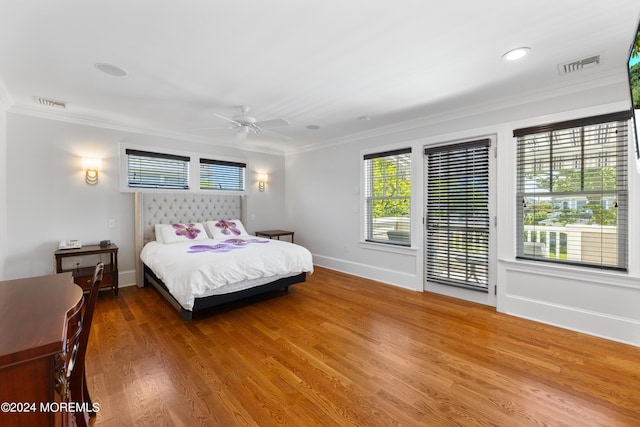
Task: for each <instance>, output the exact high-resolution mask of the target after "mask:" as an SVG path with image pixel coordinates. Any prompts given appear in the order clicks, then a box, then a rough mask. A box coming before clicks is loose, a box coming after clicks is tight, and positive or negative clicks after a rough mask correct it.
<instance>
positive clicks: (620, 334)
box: [501, 295, 640, 347]
mask: <svg viewBox="0 0 640 427" xmlns="http://www.w3.org/2000/svg"><path fill="white" fill-rule="evenodd" d="M505 307H506V308H507V309H506V310H504V313H507V314H510V315H512V316H517V317H521V318H524V319H529V320H534V321H536V322H540V323H545V324H548V325H552V326H557V327H560V328H564V329H569V330H572V331H576V332H580V333H584V334H587V335H593V336H597V337H600V338H605V339H608V340H612V341H617V342H621V343H624V344H630V345H633V346H636V347H640V322H638V321H636V320H634V319H628V318H622V317H616V316H612V315H609V314H604V313H598V312H594V311H590V310H584V309H578V308H576V307H571V306H565V305H561V304H553V303H549V302H548V301H540V300H535V299H531V298H524V297H520V296H514V295H506V304H505ZM501 311H502V310H501Z"/></svg>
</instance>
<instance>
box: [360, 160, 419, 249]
mask: <svg viewBox="0 0 640 427" xmlns="http://www.w3.org/2000/svg"><path fill="white" fill-rule="evenodd" d="M364 173H365V181H366V188H365V203H366V206H365V221H364V222H365V240H366V241H369V242H377V243H387V244H395V245H402V246H411V148H406V149H401V150H393V151H385V152H380V153H374V154H367V155H365V156H364Z"/></svg>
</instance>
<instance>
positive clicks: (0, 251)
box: [0, 100, 8, 280]
mask: <svg viewBox="0 0 640 427" xmlns="http://www.w3.org/2000/svg"><path fill="white" fill-rule="evenodd" d="M0 101H1V100H0ZM7 178H8V177H7V114H6V110H5V108H4V106H3V103H2V102H0V280H4V279H5V267H4V266H5V260H6V257H7V209H6V206H7Z"/></svg>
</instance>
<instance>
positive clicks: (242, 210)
mask: <svg viewBox="0 0 640 427" xmlns="http://www.w3.org/2000/svg"><path fill="white" fill-rule="evenodd" d="M135 217H136V220H135V251H136V260H137V262H136V283H137V284H138V286H139V287H143V286H145V285H146V284H151V285H152V286H153V287H154V288H156V289H157V290H158V292H160V294H162V295H163V296H164V297H165V299H166V300H167V301H169V303H170V304H171V305H172V306H173V307H174V308H175V309H176V310H178V311H179V312H180V314H181V316H182V318H183V319H185V320H191V319H192V317H193V313H195V312H197V311H201V310H205V309H207V308H211V307H215V306H217V305H220V304H225V303H228V302H232V301H237V300H239V299H242V298H247V297H250V296H254V295H259V294H263V293H265V292H269V291H273V290H276V289H280V288H284V290H285V292H288V291H289V287H290V286H291V285H293V284H295V283H300V282H304V281H305V280H306V278H307V274H306V273H304V272H303V273H300V274H298V275H295V276H291V277H285V278H281V279H278V280H276V281H274V282H270V283H266V284H264V285H260V286H256V287H253V288H249V289H244V290H241V291H236V292H231V293H227V294H221V295H212V296H209V297H204V298H196V299H195V301H194V304H193V310H191V311H190V310H185V309H184V308H183V307H182V306H181V305H180V303H178V301H177V300H176V299H175V298H174V297H173V296H172V295H171V293H170V292H169V290H168V289H167V287H166V286H165V284H164V283H162V281H161V280H160V279H158V278H157V277H156V275H155V274H153V272H152V271H151V269H149V268H148V267H147V266H146V265H144V263H143V262H142V261H141V260H140V252H141V251H142V248H143V247H144V245H145V244H147V243H148V242H150V241H152V240H155V230H154V226H155V224H174V223H186V222H202V223H204V222H205V221H209V220H215V219H220V218H224V219H234V218H239V219H240V220H241V221H242V223H243V224H246V223H247V222H246V196H240V195H212V194H195V193H179V194H176V193H135Z"/></svg>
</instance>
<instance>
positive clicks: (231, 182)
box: [200, 159, 247, 191]
mask: <svg viewBox="0 0 640 427" xmlns="http://www.w3.org/2000/svg"><path fill="white" fill-rule="evenodd" d="M246 168H247V165H246V164H245V163H237V162H227V161H221V160H210V159H200V188H201V189H203V190H231V191H244V189H245V178H244V175H245V170H246Z"/></svg>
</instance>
